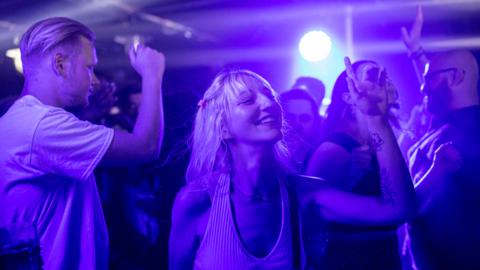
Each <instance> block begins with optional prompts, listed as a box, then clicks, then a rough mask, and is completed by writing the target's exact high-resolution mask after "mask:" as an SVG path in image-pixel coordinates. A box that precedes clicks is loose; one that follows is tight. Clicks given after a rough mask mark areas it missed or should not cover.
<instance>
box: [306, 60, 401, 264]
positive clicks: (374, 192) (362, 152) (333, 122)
mask: <svg viewBox="0 0 480 270" xmlns="http://www.w3.org/2000/svg"><path fill="white" fill-rule="evenodd" d="M352 67H353V70H354V72H356V73H357V76H361V74H366V75H367V76H368V77H367V78H366V80H368V81H376V80H379V81H380V85H383V86H384V87H385V89H386V91H385V92H383V93H382V94H381V95H378V96H377V98H378V106H379V108H380V111H381V114H382V116H383V117H385V118H386V119H387V118H388V116H389V108H390V104H392V103H395V102H396V99H395V98H393V97H395V96H396V95H394V94H388V93H389V91H395V89H394V88H393V89H389V86H390V85H392V84H391V82H389V78H388V76H387V74H386V71H385V69H384V68H383V67H381V66H379V65H378V64H377V63H375V62H373V61H358V62H356V63H354V64H353V66H352ZM346 78H347V73H346V71H344V72H342V73H341V74H340V76H339V77H338V78H337V80H336V82H335V85H334V87H333V92H332V102H331V103H330V106H329V108H328V111H327V117H326V120H325V122H324V132H325V139H324V140H323V141H322V143H321V144H320V145H319V146H318V148H317V149H316V150H315V152H314V154H313V156H312V158H311V159H310V162H309V164H308V169H307V173H306V174H307V175H310V176H316V177H320V178H323V179H325V180H326V181H327V182H329V183H331V184H332V185H333V186H335V187H337V188H339V189H341V190H344V191H347V192H352V193H355V194H358V195H363V196H379V195H380V194H381V193H382V191H381V188H382V187H381V177H383V176H382V175H381V174H382V171H381V169H380V166H379V162H378V159H377V155H376V153H375V151H372V146H371V145H372V144H374V143H375V141H372V140H371V139H372V138H371V137H370V136H369V130H368V127H367V125H365V123H364V122H363V117H362V114H361V112H360V111H359V110H358V108H357V106H355V104H352V103H351V101H350V97H349V95H348V92H349V90H348V86H347V81H346ZM310 216H312V217H314V216H313V215H310ZM327 228H328V242H327V243H326V246H325V243H324V242H322V240H323V239H324V238H325V236H323V235H324V231H323V227H322V226H321V221H319V220H315V219H313V218H312V220H309V222H308V225H306V226H305V229H306V231H305V234H306V237H305V238H306V239H307V240H306V242H307V244H308V245H307V248H306V251H307V256H308V257H310V258H312V260H313V261H314V262H315V264H314V266H315V268H321V267H322V265H323V267H325V268H326V269H401V261H400V254H399V250H398V239H397V234H396V229H397V226H395V225H392V226H365V225H360V226H359V225H345V224H339V223H332V224H328V227H327ZM322 255H324V256H322Z"/></svg>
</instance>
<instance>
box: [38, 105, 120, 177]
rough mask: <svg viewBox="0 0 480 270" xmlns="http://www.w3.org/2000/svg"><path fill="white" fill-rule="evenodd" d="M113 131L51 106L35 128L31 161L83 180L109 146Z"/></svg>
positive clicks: (50, 169) (55, 172) (41, 168)
mask: <svg viewBox="0 0 480 270" xmlns="http://www.w3.org/2000/svg"><path fill="white" fill-rule="evenodd" d="M113 133H114V131H113V129H111V128H108V127H105V126H101V125H94V124H92V123H90V122H87V121H81V120H79V119H78V118H76V117H75V116H74V115H73V114H71V113H68V112H66V111H64V110H62V109H52V110H50V111H49V112H48V113H47V114H46V115H45V117H43V118H42V120H40V122H39V124H38V126H37V128H36V130H35V134H34V136H33V141H32V151H31V164H32V166H34V167H36V168H37V169H39V170H41V171H43V172H45V173H53V174H57V175H63V176H68V177H71V178H75V179H79V180H85V179H87V178H88V177H89V176H90V175H91V174H92V173H93V169H95V167H96V166H97V165H98V163H99V162H100V160H101V159H102V157H103V155H105V153H106V152H107V150H108V148H109V147H110V144H111V142H112V139H113Z"/></svg>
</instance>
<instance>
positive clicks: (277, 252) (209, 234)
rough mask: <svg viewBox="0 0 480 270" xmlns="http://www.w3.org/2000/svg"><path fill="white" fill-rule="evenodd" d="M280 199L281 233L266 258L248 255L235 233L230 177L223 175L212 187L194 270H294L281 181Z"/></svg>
mask: <svg viewBox="0 0 480 270" xmlns="http://www.w3.org/2000/svg"><path fill="white" fill-rule="evenodd" d="M280 196H281V201H282V203H281V204H282V224H281V228H280V234H279V236H278V238H277V241H276V243H275V245H274V246H273V248H272V250H271V251H270V252H269V254H268V255H267V256H265V257H262V258H258V257H255V256H254V255H252V254H250V253H249V252H248V250H247V249H246V248H245V246H244V245H243V243H242V242H241V240H240V237H239V235H238V234H237V230H236V228H235V224H234V221H233V214H232V209H231V205H230V177H229V176H228V175H223V174H222V176H220V177H219V179H218V184H217V187H216V188H215V193H214V196H213V199H212V206H211V209H210V217H209V219H208V223H207V227H206V229H205V234H204V236H203V239H202V241H201V243H200V246H199V248H198V250H197V254H196V256H195V262H194V267H193V269H197V270H215V269H219V270H225V269H228V270H236V269H239V270H240V269H241V270H250V269H252V270H253V269H265V270H268V269H287V270H288V269H294V266H293V265H294V262H293V248H292V237H291V235H292V234H291V225H290V210H289V201H288V200H289V198H288V191H287V189H286V187H285V184H284V183H283V181H280Z"/></svg>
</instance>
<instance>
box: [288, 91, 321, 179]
mask: <svg viewBox="0 0 480 270" xmlns="http://www.w3.org/2000/svg"><path fill="white" fill-rule="evenodd" d="M280 103H281V104H282V108H283V113H284V116H285V121H286V123H287V130H286V132H285V142H286V143H287V146H288V150H289V151H290V156H291V158H292V162H293V166H294V167H295V169H296V170H297V172H298V173H300V174H303V173H305V171H306V169H307V164H308V160H309V159H310V157H311V155H312V153H313V151H314V150H315V148H316V147H317V145H318V142H319V140H320V127H321V124H320V123H321V120H320V115H319V114H318V107H317V103H315V101H314V99H313V98H312V96H311V95H310V94H309V93H308V92H307V91H304V90H299V89H293V90H289V91H287V92H283V93H282V94H281V95H280Z"/></svg>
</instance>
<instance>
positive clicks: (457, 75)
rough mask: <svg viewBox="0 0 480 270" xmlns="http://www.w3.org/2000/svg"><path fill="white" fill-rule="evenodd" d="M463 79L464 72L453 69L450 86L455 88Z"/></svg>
mask: <svg viewBox="0 0 480 270" xmlns="http://www.w3.org/2000/svg"><path fill="white" fill-rule="evenodd" d="M464 79H465V70H463V69H455V70H454V72H453V76H452V79H451V80H450V85H451V86H457V85H459V84H461V83H462V82H463V80H464Z"/></svg>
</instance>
